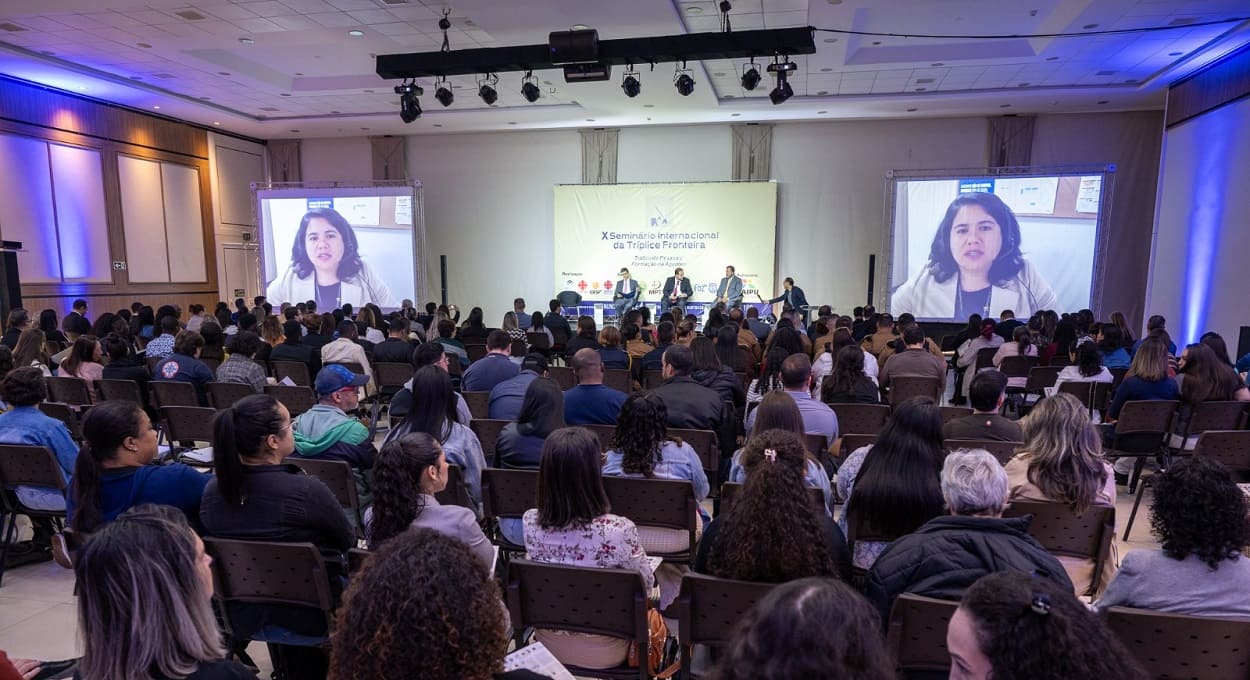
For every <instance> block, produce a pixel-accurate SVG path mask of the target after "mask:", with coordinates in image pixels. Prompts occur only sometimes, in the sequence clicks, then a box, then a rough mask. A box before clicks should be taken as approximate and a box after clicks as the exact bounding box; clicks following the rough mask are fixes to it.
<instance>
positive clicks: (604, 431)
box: [581, 423, 672, 453]
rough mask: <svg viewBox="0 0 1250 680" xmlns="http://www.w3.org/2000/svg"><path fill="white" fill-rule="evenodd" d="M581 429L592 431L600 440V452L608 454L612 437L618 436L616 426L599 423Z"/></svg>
mask: <svg viewBox="0 0 1250 680" xmlns="http://www.w3.org/2000/svg"><path fill="white" fill-rule="evenodd" d="M581 427H584V428H586V429H587V430H590V431H591V432H592V433H593V434H594V435H595V436H596V437H598V438H599V450H600V451H603V452H605V453H606V452H607V451H608V450H610V449H611V448H612V437H614V436H616V426H615V425H602V424H599V423H591V424H589V425H582V426H581ZM669 434H670V435H671V434H672V433H671V432H670V433H669Z"/></svg>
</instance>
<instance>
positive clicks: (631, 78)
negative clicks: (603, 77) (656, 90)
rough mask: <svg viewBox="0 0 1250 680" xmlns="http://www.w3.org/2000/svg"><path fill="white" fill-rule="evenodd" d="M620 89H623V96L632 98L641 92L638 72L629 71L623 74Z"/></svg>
mask: <svg viewBox="0 0 1250 680" xmlns="http://www.w3.org/2000/svg"><path fill="white" fill-rule="evenodd" d="M621 89H622V90H624V91H625V96H626V97H629V98H630V99H633V98H634V97H637V96H638V93H639V92H642V81H640V80H638V74H637V73H636V72H634V71H630V72H628V73H626V74H625V79H624V80H622V81H621Z"/></svg>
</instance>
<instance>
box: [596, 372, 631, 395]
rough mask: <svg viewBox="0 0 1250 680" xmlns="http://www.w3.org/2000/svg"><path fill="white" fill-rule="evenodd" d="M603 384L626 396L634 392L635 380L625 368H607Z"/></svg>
mask: <svg viewBox="0 0 1250 680" xmlns="http://www.w3.org/2000/svg"><path fill="white" fill-rule="evenodd" d="M603 384H604V385H607V386H608V387H611V388H612V389H614V390H619V391H621V392H624V393H625V394H629V393H630V392H633V391H634V379H633V378H631V377H630V375H629V371H628V370H626V369H624V368H605V369H604V370H603Z"/></svg>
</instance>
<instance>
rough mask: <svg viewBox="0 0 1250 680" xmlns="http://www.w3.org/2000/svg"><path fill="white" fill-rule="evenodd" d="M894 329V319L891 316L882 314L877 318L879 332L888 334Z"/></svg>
mask: <svg viewBox="0 0 1250 680" xmlns="http://www.w3.org/2000/svg"><path fill="white" fill-rule="evenodd" d="M893 328H894V317H892V316H890V315H889V314H881V315H879V316H878V317H877V332H878V333H888V332H890V330H891V329H893Z"/></svg>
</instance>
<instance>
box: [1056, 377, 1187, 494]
mask: <svg viewBox="0 0 1250 680" xmlns="http://www.w3.org/2000/svg"><path fill="white" fill-rule="evenodd" d="M1064 384H1065V385H1066V384H1067V383H1064ZM1060 387H1061V388H1062V387H1063V385H1060ZM1178 404H1179V402H1177V401H1175V400H1146V401H1129V402H1125V404H1124V406H1123V407H1122V408H1121V409H1120V417H1119V419H1118V420H1116V423H1115V432H1114V435H1113V437H1112V442H1111V447H1110V450H1109V451H1107V455H1108V456H1109V457H1117V456H1118V457H1123V458H1136V459H1137V463H1136V465H1134V466H1133V474H1132V475H1130V476H1129V483H1128V491H1129V493H1133V492H1134V491H1135V490H1136V488H1137V480H1138V479H1139V478H1140V477H1141V471H1142V468H1143V467H1144V466H1145V464H1146V459H1147V458H1151V457H1154V456H1163V455H1164V454H1166V453H1167V438H1168V435H1169V434H1171V433H1172V426H1173V423H1175V421H1176V409H1177V406H1178Z"/></svg>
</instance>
